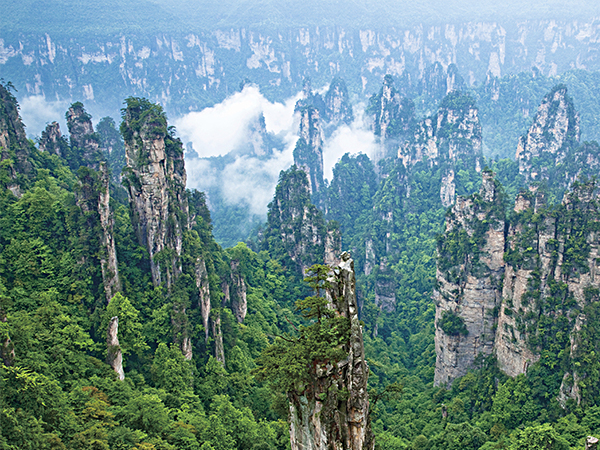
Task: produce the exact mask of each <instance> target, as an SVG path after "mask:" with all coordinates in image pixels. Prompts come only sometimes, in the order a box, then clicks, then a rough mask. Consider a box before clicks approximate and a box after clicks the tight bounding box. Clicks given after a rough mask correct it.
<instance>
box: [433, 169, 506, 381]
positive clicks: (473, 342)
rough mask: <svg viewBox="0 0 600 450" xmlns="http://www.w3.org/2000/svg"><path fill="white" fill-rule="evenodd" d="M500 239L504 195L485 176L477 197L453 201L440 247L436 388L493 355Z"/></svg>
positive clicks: (501, 267) (501, 249)
mask: <svg viewBox="0 0 600 450" xmlns="http://www.w3.org/2000/svg"><path fill="white" fill-rule="evenodd" d="M500 189H501V188H500ZM504 240H505V237H504V209H503V196H502V193H501V191H500V190H499V187H498V184H497V182H496V181H495V180H494V179H493V176H492V174H490V173H484V174H483V183H482V186H481V190H480V191H479V193H478V194H474V195H473V196H471V197H468V198H464V197H459V198H458V199H457V201H456V204H455V205H454V207H453V208H452V211H451V214H450V216H449V217H448V219H447V221H446V231H445V233H444V237H443V238H442V240H441V241H440V244H439V245H438V253H439V262H438V270H437V288H436V289H435V291H434V294H433V298H434V301H435V303H436V314H435V323H436V328H435V347H436V354H437V360H436V367H435V378H434V383H435V384H436V385H439V384H444V383H450V382H452V380H453V379H455V378H457V377H460V376H462V375H464V374H466V372H467V370H468V368H469V367H471V366H472V365H473V363H474V361H475V358H476V356H477V355H479V354H484V355H489V354H491V353H492V351H493V345H494V325H495V317H494V315H495V311H496V309H497V307H498V305H499V304H500V302H501V299H502V298H501V293H500V291H499V289H498V287H499V286H500V285H501V282H502V278H503V275H504V261H503V259H502V257H503V254H504Z"/></svg>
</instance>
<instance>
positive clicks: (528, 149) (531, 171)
mask: <svg viewBox="0 0 600 450" xmlns="http://www.w3.org/2000/svg"><path fill="white" fill-rule="evenodd" d="M579 136H580V129H579V114H577V113H576V112H575V108H574V106H573V101H572V100H571V98H570V97H569V96H568V94H567V88H566V86H564V85H558V86H556V87H555V88H554V89H552V91H550V92H549V93H548V94H547V95H546V96H545V97H544V99H543V100H542V103H541V105H540V106H539V108H538V110H537V113H536V114H535V117H534V118H533V123H532V124H531V126H530V127H529V131H528V132H527V134H526V135H525V136H522V137H521V138H520V139H519V144H518V146H517V154H516V158H517V161H518V162H519V172H520V173H521V174H522V175H523V176H524V177H525V180H526V181H527V182H529V181H535V180H540V179H543V178H548V175H549V173H548V167H552V168H554V167H555V166H556V165H557V164H560V163H561V162H563V161H564V159H565V158H566V156H567V154H568V153H569V152H570V151H571V149H572V148H574V147H576V146H577V145H578V144H579ZM534 158H535V160H534Z"/></svg>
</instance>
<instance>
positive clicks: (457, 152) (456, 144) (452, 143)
mask: <svg viewBox="0 0 600 450" xmlns="http://www.w3.org/2000/svg"><path fill="white" fill-rule="evenodd" d="M481 147H482V143H481V124H480V122H479V115H478V110H477V107H476V106H475V102H474V100H473V99H472V98H471V97H470V96H469V95H466V94H462V93H460V92H458V91H454V92H452V93H450V94H449V95H447V96H446V97H445V98H444V100H443V101H442V102H441V104H440V107H439V109H438V112H437V113H436V114H435V115H434V116H432V117H430V118H427V119H425V120H423V121H422V122H420V123H418V124H417V126H416V127H415V129H414V133H413V135H412V136H411V137H410V140H408V141H407V142H406V143H405V144H404V145H402V146H400V148H399V149H398V158H399V159H400V160H401V161H402V162H403V163H404V165H405V166H406V167H409V166H411V165H414V164H416V163H417V162H419V161H423V160H427V161H428V164H430V165H438V164H441V163H443V162H450V163H456V162H457V161H458V160H462V161H473V160H474V158H481V155H482V152H481ZM475 162H476V163H477V164H480V163H479V161H475Z"/></svg>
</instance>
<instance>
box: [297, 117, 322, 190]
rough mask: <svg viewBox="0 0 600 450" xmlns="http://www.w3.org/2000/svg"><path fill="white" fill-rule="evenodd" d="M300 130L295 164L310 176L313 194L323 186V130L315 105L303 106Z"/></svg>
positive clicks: (310, 186)
mask: <svg viewBox="0 0 600 450" xmlns="http://www.w3.org/2000/svg"><path fill="white" fill-rule="evenodd" d="M299 113H300V131H299V137H298V141H297V142H296V147H295V148H294V164H295V165H296V166H297V167H298V168H299V169H301V170H303V171H304V172H306V175H307V176H308V182H309V189H310V193H311V194H313V195H314V194H317V193H318V192H320V191H321V190H322V188H323V132H322V130H321V125H320V123H319V111H318V110H317V108H315V107H313V106H307V107H304V108H301V109H300V111H299Z"/></svg>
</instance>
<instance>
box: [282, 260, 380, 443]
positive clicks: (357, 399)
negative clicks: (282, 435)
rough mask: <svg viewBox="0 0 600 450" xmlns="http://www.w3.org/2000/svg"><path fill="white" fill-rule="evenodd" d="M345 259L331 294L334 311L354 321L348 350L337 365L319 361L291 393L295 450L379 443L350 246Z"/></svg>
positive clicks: (333, 273)
mask: <svg viewBox="0 0 600 450" xmlns="http://www.w3.org/2000/svg"><path fill="white" fill-rule="evenodd" d="M340 261H341V262H340V263H339V266H337V267H334V268H333V269H332V271H331V272H330V275H329V278H328V282H329V283H330V284H331V287H330V288H328V289H327V293H326V297H327V299H328V302H329V308H330V309H331V310H333V313H334V315H335V316H336V317H344V318H346V319H348V320H349V322H350V334H349V339H348V341H347V342H345V343H344V344H343V347H344V350H346V351H347V354H348V356H347V358H346V359H344V360H342V361H340V362H338V363H337V364H336V365H332V364H317V365H316V367H315V368H314V373H313V374H312V376H311V379H312V381H311V383H309V385H308V386H306V389H305V390H304V391H303V392H302V393H289V394H288V398H289V400H290V444H291V448H292V450H304V449H319V450H326V449H331V448H336V449H342V448H343V449H348V450H362V449H365V450H372V449H373V448H374V440H373V433H372V431H371V426H370V423H369V398H368V393H367V379H368V376H369V369H368V367H367V364H366V362H365V352H364V346H363V338H362V330H361V325H360V321H359V319H358V305H357V303H356V286H355V275H354V263H353V260H352V259H351V258H350V255H349V254H348V253H346V252H345V253H343V254H342V255H341V256H340Z"/></svg>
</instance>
